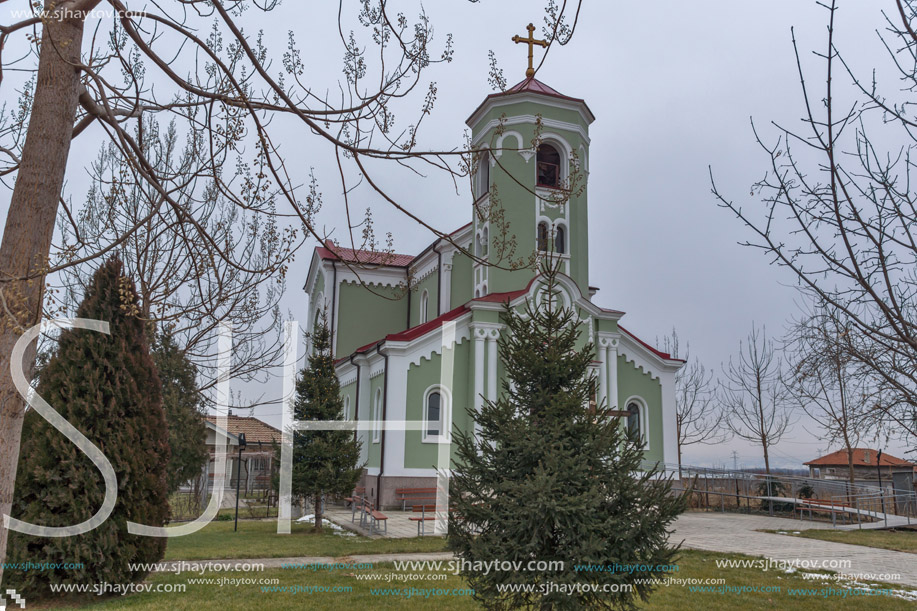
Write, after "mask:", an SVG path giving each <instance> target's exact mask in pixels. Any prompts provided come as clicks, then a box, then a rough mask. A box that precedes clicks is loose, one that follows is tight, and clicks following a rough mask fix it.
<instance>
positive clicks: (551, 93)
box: [467, 77, 595, 124]
mask: <svg viewBox="0 0 917 611" xmlns="http://www.w3.org/2000/svg"><path fill="white" fill-rule="evenodd" d="M526 93H528V94H535V95H541V96H546V97H551V98H556V99H559V100H566V101H568V102H573V103H575V104H581V105H582V106H583V109H584V110H585V113H584V115H585V117H586V120H587V121H588V122H589V123H592V121H594V120H595V115H593V114H592V111H591V110H589V106H588V105H587V104H586V101H585V100H583V99H582V98H574V97H570V96H568V95H564V94H562V93H560V92H559V91H557V90H556V89H554V88H553V87H551V86H550V85H546V84H544V83H542V82H541V81H539V80H538V79H536V78H535V77H529V78H526V79H525V80H522V81H520V82H518V83H516V84H515V85H513V86H512V87H510V88H509V89H507V90H506V91H499V92H497V93H492V94H490V95H489V96H487V97H486V98H484V101H483V102H481V104H480V105H479V106H478V107H477V108H476V109H475V111H474V112H473V113H471V116H470V117H469V118H468V121H467V122H468V123H469V124H471V123H472V119H473V118H474V117H475V116H476V115H477V114H478V113H479V112H480V111H481V109H482V108H483V107H484V106H486V105H487V104H488V103H489V102H491V101H493V100H496V99H499V98H505V97H508V96H513V95H519V94H526Z"/></svg>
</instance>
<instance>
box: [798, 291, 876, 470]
mask: <svg viewBox="0 0 917 611" xmlns="http://www.w3.org/2000/svg"><path fill="white" fill-rule="evenodd" d="M856 332H857V331H856V327H855V326H854V325H852V324H851V323H849V322H847V321H846V320H844V319H843V318H842V317H841V314H840V313H839V312H838V311H837V310H836V309H833V308H831V307H830V306H828V307H826V306H824V305H823V304H822V305H821V306H820V307H818V308H816V310H815V312H814V313H812V314H810V315H808V316H806V317H804V318H803V319H802V320H800V321H799V322H797V323H796V325H794V328H793V329H792V331H791V334H790V337H789V340H790V343H789V347H790V350H791V353H790V357H789V358H790V361H791V371H792V375H791V376H790V379H789V380H788V385H789V391H790V394H791V396H792V397H793V398H794V399H795V401H796V402H798V404H799V406H800V407H801V408H802V409H803V410H804V411H805V413H806V414H808V416H809V417H810V418H812V420H814V421H815V422H816V423H817V424H818V425H819V426H820V427H821V429H822V434H821V435H819V438H820V439H822V440H824V441H827V442H828V443H829V445H834V444H840V445H841V446H842V447H843V449H845V450H846V451H847V465H848V469H849V479H850V483H854V479H855V477H854V476H855V470H854V466H853V450H854V449H855V448H856V447H857V446H858V445H859V441H860V440H861V439H863V438H865V437H867V436H868V435H869V434H870V433H877V432H878V429H879V428H880V423H881V418H878V417H876V415H877V414H881V413H883V405H882V396H881V391H880V386H879V384H877V383H876V380H875V374H873V373H872V371H871V370H869V369H868V368H863V367H862V364H861V363H859V362H858V361H857V360H856V359H855V357H854V354H852V353H851V351H850V350H849V346H850V344H851V341H850V340H851V338H850V336H851V335H852V334H854V333H856Z"/></svg>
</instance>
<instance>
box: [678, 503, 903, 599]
mask: <svg viewBox="0 0 917 611" xmlns="http://www.w3.org/2000/svg"><path fill="white" fill-rule="evenodd" d="M815 528H818V529H829V528H831V525H830V524H823V523H819V522H809V521H805V520H791V519H788V518H771V517H767V516H743V515H739V514H734V513H717V512H710V513H693V512H692V513H685V514H682V515H681V516H679V518H678V520H677V521H676V523H675V534H674V535H673V536H672V537H671V538H670V541H671V542H672V543H678V542H680V541H682V540H683V541H684V543H683V545H684V547H689V548H693V549H702V550H708V551H715V552H732V553H739V554H748V555H751V556H763V557H765V558H772V559H774V560H782V561H791V562H793V561H795V562H799V561H808V562H811V561H817V562H819V563H820V564H824V563H825V562H828V561H835V560H839V559H844V560H850V564H851V566H850V568H846V569H831V570H834V571H836V572H840V573H872V574H877V573H888V574H894V573H897V574H900V575H901V579H900V581H897V582H893V583H900V584H902V585H907V586H912V587H917V554H908V553H905V552H894V551H891V550H885V549H877V548H873V547H865V546H862V545H848V544H846V543H834V542H833V541H820V540H818V539H806V538H803V537H792V536H789V535H778V534H772V533H762V532H757V531H758V529H767V530H785V531H788V532H794V531H800V530H810V529H815ZM886 581H888V580H886Z"/></svg>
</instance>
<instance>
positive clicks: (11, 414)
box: [0, 2, 83, 579]
mask: <svg viewBox="0 0 917 611" xmlns="http://www.w3.org/2000/svg"><path fill="white" fill-rule="evenodd" d="M49 4H50V5H51V7H52V8H49V9H48V12H49V13H50V12H53V10H54V9H53V7H54V6H60V5H61V3H60V2H51V3H49ZM82 39H83V21H82V19H80V18H77V16H75V15H72V14H71V15H68V19H66V20H56V19H55V18H54V17H53V16H49V17H48V18H47V19H46V20H45V21H44V27H43V30H42V36H41V56H40V58H39V60H38V75H37V81H36V84H35V98H34V100H33V102H32V113H31V116H30V118H29V126H28V131H27V133H26V140H25V145H24V147H23V149H22V163H21V164H20V166H19V173H18V176H17V177H16V185H15V187H14V188H13V195H12V198H11V199H10V207H9V212H8V213H7V217H6V227H5V228H4V230H3V242H2V244H0V298H2V305H3V307H0V439H2V440H3V443H2V444H0V516H2V515H9V513H10V509H11V506H12V501H13V490H14V487H15V483H16V467H17V464H18V462H19V441H20V435H21V433H22V421H23V417H24V415H25V411H24V410H25V401H24V399H23V397H21V396H20V395H19V393H18V392H17V391H16V388H15V386H14V385H13V379H12V376H11V370H10V366H11V362H10V356H11V353H12V350H13V346H14V345H15V343H16V340H18V339H19V337H20V336H21V335H22V333H23V332H24V331H25V330H26V329H28V328H29V327H32V326H34V325H35V324H37V323H38V322H39V321H40V320H41V312H42V297H43V291H44V276H39V277H38V278H35V279H32V280H29V281H22V280H19V278H22V277H24V276H26V275H28V274H34V273H36V272H39V273H40V272H41V270H43V269H46V268H47V265H48V255H49V253H50V250H51V238H52V236H53V234H54V221H55V218H56V216H57V206H58V201H59V199H60V194H61V189H62V188H63V184H64V173H65V171H66V167H67V157H68V155H69V153H70V137H71V134H72V132H73V123H74V119H75V118H76V109H77V100H78V97H79V84H80V75H79V71H78V70H77V69H75V68H74V64H76V63H78V62H79V61H80V47H81V45H82ZM35 350H36V347H35V345H34V343H33V345H32V346H30V347H29V349H28V350H26V353H25V359H24V362H23V363H22V366H23V368H24V371H25V374H26V376H27V377H29V378H30V377H31V373H32V369H33V368H34V365H35ZM16 365H19V364H18V363H17V364H16ZM8 536H9V531H8V530H6V529H5V528H2V527H0V579H2V577H3V562H4V561H5V560H6V546H7V540H8Z"/></svg>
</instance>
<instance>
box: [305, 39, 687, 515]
mask: <svg viewBox="0 0 917 611" xmlns="http://www.w3.org/2000/svg"><path fill="white" fill-rule="evenodd" d="M530 38H531V30H530ZM521 41H522V42H528V41H527V40H526V39H521ZM527 75H528V76H527V77H526V79H525V80H523V81H522V82H520V83H519V84H517V85H515V86H514V87H512V88H510V89H508V90H506V91H505V92H501V93H495V94H492V95H489V96H487V98H485V99H484V101H483V102H482V103H481V104H480V106H478V108H477V109H475V110H474V112H473V113H472V114H471V116H470V117H469V118H468V120H467V124H468V126H469V128H470V129H471V134H472V146H473V147H474V149H475V150H476V151H478V153H477V155H476V157H477V159H476V161H475V162H474V163H473V172H474V181H473V183H474V184H473V189H474V201H473V203H471V202H469V207H468V212H469V217H470V220H471V222H470V223H468V224H467V225H465V226H464V227H461V228H459V229H456V230H455V231H454V232H453V233H451V234H448V235H446V236H444V237H442V238H439V239H437V240H435V241H433V243H431V244H430V245H429V246H427V247H426V248H425V249H424V250H423V251H421V252H420V253H418V254H416V255H402V254H388V253H378V252H367V251H360V250H352V249H348V248H341V247H339V246H336V245H334V244H332V243H331V242H330V241H329V242H327V243H326V244H325V245H323V246H320V247H317V248H316V249H315V251H314V253H313V257H312V262H311V266H310V268H309V274H308V277H307V280H306V284H305V291H306V293H307V294H308V295H309V297H310V307H309V309H310V311H309V318H308V320H309V321H310V323H312V322H313V321H317V320H318V318H319V316H320V314H321V311H322V310H324V311H325V312H326V317H327V322H328V324H329V326H330V327H331V329H332V331H333V338H334V347H333V350H334V354H335V357H336V359H337V365H336V366H337V375H338V379H339V380H340V385H341V394H342V396H343V402H344V411H345V418H346V419H347V420H359V421H363V422H365V421H370V422H371V423H373V426H372V428H371V430H368V431H360V432H359V433H358V434H359V435H360V438H361V439H362V444H363V460H364V461H365V473H364V476H363V482H362V483H361V484H360V485H361V486H365V488H366V493H367V495H368V496H370V497H372V498H373V499H375V500H376V502H377V505H381V506H382V507H389V506H392V505H396V502H395V498H396V495H395V490H396V489H397V488H404V487H432V486H435V485H436V470H435V465H436V463H437V453H438V449H439V447H440V444H442V443H444V442H445V443H448V442H449V441H450V440H451V437H452V432H453V430H463V431H469V430H471V427H472V426H473V423H472V420H471V418H470V414H471V413H472V412H473V411H474V410H478V409H480V407H481V405H482V403H483V401H484V400H485V399H487V400H493V399H496V398H497V396H498V393H499V392H500V389H501V380H502V378H503V375H504V370H503V365H502V363H501V362H500V360H499V358H498V352H497V342H498V341H499V339H500V336H501V333H504V327H503V326H502V325H501V322H500V320H501V312H502V311H503V308H504V304H505V303H506V302H509V303H510V306H511V307H513V306H519V305H521V304H524V303H525V300H529V299H536V298H539V291H540V290H543V285H542V282H541V281H540V279H539V277H538V273H537V271H536V270H537V264H528V265H516V266H513V265H510V264H509V263H508V261H507V259H508V258H512V259H514V260H518V259H520V258H524V257H528V259H527V260H528V261H529V262H537V261H538V260H539V259H540V258H541V257H544V256H550V257H552V258H553V259H552V260H555V261H556V260H558V259H559V260H560V265H561V270H562V272H563V273H562V274H560V275H559V279H560V286H559V287H558V288H559V289H560V293H561V298H562V300H563V302H564V304H565V305H567V306H572V307H574V308H575V309H576V312H577V314H578V317H579V324H580V325H582V330H583V333H582V339H581V341H582V342H583V343H584V344H585V342H587V341H591V342H593V344H594V346H595V350H596V352H595V359H594V361H593V368H594V373H595V378H596V380H597V388H596V398H595V399H596V401H598V403H599V404H607V405H608V406H609V407H610V408H611V409H613V410H616V411H615V414H616V416H617V417H619V418H620V419H621V422H622V426H627V427H630V428H631V429H632V430H637V431H639V434H640V435H641V436H642V438H643V439H644V441H645V442H646V450H645V459H646V461H649V462H670V463H671V462H676V460H677V450H676V434H677V433H676V419H675V373H676V371H677V370H678V369H679V368H680V367H681V366H682V365H683V362H682V361H680V360H678V359H673V358H671V357H670V355H668V354H665V353H663V352H660V351H659V350H657V349H655V348H653V347H651V346H650V345H649V344H647V343H645V342H643V341H641V340H640V339H638V338H637V337H636V336H635V335H634V334H632V333H631V332H629V331H628V330H626V329H625V328H624V327H623V326H621V324H620V322H621V320H622V318H623V317H624V312H620V311H618V310H614V309H606V308H603V307H601V306H599V305H596V304H595V303H593V297H594V296H595V295H596V292H597V291H598V289H597V288H594V287H592V286H590V285H589V222H588V180H587V179H588V175H589V169H590V168H589V126H590V124H591V123H592V122H593V121H594V119H595V117H594V116H593V114H592V111H590V110H589V107H588V106H587V105H586V103H585V102H584V101H583V100H581V99H578V98H574V97H570V96H567V95H563V94H561V93H559V92H558V91H556V90H554V89H552V88H551V87H549V86H547V85H545V84H544V83H542V82H540V81H538V80H536V79H535V78H534V76H533V71H532V72H529V73H527ZM603 197H605V198H607V197H608V195H607V194H605V195H604V196H603ZM508 235H511V236H512V237H513V239H514V242H513V245H514V251H513V253H512V254H511V256H510V254H507V253H508V250H507V246H506V244H507V242H508V240H507V236H508ZM391 421H421V422H422V423H423V424H422V428H420V430H407V431H404V430H386V429H385V428H384V427H383V426H381V423H382V422H391ZM451 449H452V452H453V453H454V446H453V447H452V448H451ZM398 505H400V503H399V504H398Z"/></svg>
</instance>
